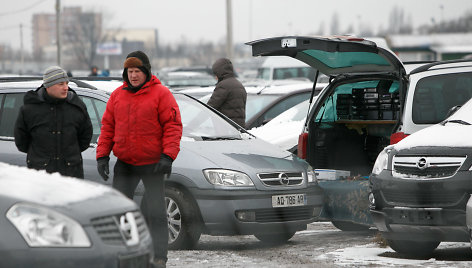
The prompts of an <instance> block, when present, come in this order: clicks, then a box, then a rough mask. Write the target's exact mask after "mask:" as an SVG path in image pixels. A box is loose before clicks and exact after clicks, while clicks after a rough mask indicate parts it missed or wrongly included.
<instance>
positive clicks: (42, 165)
mask: <svg viewBox="0 0 472 268" xmlns="http://www.w3.org/2000/svg"><path fill="white" fill-rule="evenodd" d="M49 162H50V159H49V158H30V157H28V158H27V159H26V166H27V167H28V168H33V169H46V168H47V166H48V165H49Z"/></svg>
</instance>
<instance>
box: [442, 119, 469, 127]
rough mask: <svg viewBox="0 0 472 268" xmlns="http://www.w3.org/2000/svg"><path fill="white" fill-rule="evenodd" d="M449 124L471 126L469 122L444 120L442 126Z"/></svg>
mask: <svg viewBox="0 0 472 268" xmlns="http://www.w3.org/2000/svg"><path fill="white" fill-rule="evenodd" d="M447 123H457V124H461V125H466V126H470V125H471V124H470V123H469V122H466V121H464V120H460V119H455V120H444V121H442V122H441V125H443V126H445V125H446V124H447Z"/></svg>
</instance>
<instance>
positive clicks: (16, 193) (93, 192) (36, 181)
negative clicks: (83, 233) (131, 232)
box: [0, 163, 137, 223]
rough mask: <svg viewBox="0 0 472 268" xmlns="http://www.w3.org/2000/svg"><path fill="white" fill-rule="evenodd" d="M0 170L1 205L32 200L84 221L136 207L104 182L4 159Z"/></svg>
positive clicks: (34, 202) (30, 201)
mask: <svg viewBox="0 0 472 268" xmlns="http://www.w3.org/2000/svg"><path fill="white" fill-rule="evenodd" d="M0 170H2V173H1V174H0V199H1V200H2V203H3V204H2V208H5V206H8V207H9V206H11V205H13V204H15V203H19V202H24V203H32V204H37V205H42V206H46V207H53V208H54V209H56V210H58V211H60V212H61V213H63V214H66V215H69V216H71V217H72V218H74V219H76V220H79V221H80V222H81V223H88V222H89V220H90V219H91V218H95V217H98V216H104V215H114V214H116V213H123V212H125V211H130V210H136V209H137V206H136V204H135V203H134V202H133V201H132V200H130V199H128V198H125V197H124V195H122V194H121V193H120V192H118V191H116V190H114V189H112V188H110V187H108V186H105V185H102V184H98V183H94V182H90V181H84V180H81V179H75V178H70V177H63V176H61V175H59V173H54V174H48V173H46V172H45V171H37V170H32V169H27V168H25V167H18V166H13V165H8V164H4V163H0ZM7 203H8V204H7Z"/></svg>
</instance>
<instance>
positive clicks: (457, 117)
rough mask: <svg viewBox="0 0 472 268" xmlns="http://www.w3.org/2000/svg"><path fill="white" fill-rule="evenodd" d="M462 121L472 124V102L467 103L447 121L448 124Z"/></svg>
mask: <svg viewBox="0 0 472 268" xmlns="http://www.w3.org/2000/svg"><path fill="white" fill-rule="evenodd" d="M460 121H462V122H467V123H469V124H472V100H469V101H468V102H466V103H465V104H464V105H463V106H462V107H461V108H460V109H459V110H458V111H457V112H455V113H454V114H453V115H451V116H450V117H449V118H448V119H447V122H460Z"/></svg>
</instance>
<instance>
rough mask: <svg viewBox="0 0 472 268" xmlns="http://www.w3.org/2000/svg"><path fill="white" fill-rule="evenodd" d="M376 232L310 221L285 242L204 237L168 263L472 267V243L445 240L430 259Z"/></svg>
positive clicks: (201, 265)
mask: <svg viewBox="0 0 472 268" xmlns="http://www.w3.org/2000/svg"><path fill="white" fill-rule="evenodd" d="M376 232H377V231H376V230H375V229H371V230H369V231H368V232H343V231H340V230H339V229H336V228H335V227H334V226H333V225H332V224H331V223H328V222H317V223H312V224H309V225H308V229H307V230H306V231H300V232H297V233H296V234H295V236H294V237H293V238H292V239H291V240H290V241H289V242H288V243H287V244H284V245H279V246H273V245H267V244H264V243H261V242H260V241H259V240H257V239H256V238H255V237H253V236H236V237H220V236H207V235H204V236H202V237H201V240H200V243H199V245H198V246H197V247H196V248H195V250H179V251H169V254H168V258H169V260H168V262H167V266H168V267H258V268H261V267H469V266H470V261H472V252H471V249H470V247H469V245H470V244H469V243H442V244H441V245H440V246H439V248H438V249H437V250H436V251H435V252H434V255H433V257H431V258H429V259H408V258H404V257H402V256H400V255H399V254H398V253H396V252H394V251H393V250H392V249H390V248H389V247H381V246H380V245H379V243H377V242H376V241H377V239H376Z"/></svg>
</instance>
